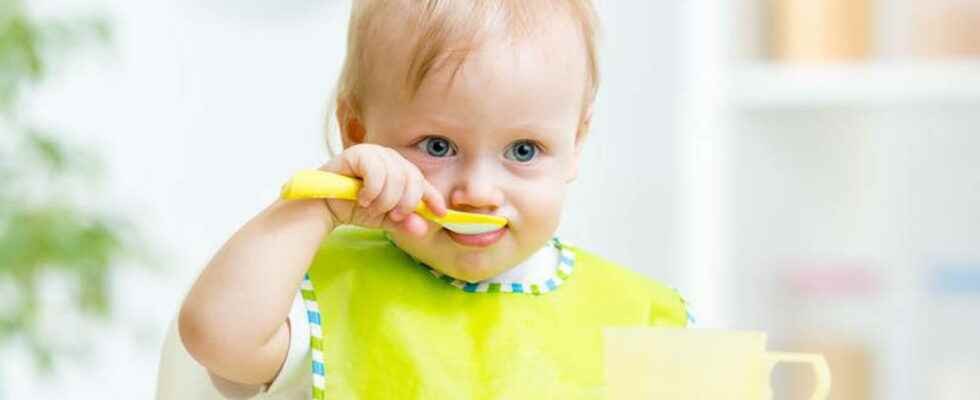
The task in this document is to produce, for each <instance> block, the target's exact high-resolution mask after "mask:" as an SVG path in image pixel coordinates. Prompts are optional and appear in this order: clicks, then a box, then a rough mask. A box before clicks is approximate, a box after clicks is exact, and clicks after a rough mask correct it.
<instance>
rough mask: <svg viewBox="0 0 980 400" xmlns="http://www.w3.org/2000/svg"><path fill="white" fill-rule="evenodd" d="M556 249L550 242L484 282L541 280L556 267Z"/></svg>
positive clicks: (551, 273)
mask: <svg viewBox="0 0 980 400" xmlns="http://www.w3.org/2000/svg"><path fill="white" fill-rule="evenodd" d="M558 257H559V253H558V249H556V248H555V246H554V245H552V244H551V242H548V244H547V245H545V246H544V247H542V248H541V249H540V250H538V251H537V252H535V253H534V254H531V256H530V257H528V258H527V259H525V260H524V261H521V263H520V264H517V265H515V266H514V267H513V268H511V269H508V270H506V271H504V272H501V273H500V274H498V275H497V276H494V277H491V278H487V279H484V280H482V281H481V282H486V283H515V282H518V283H519V282H542V281H544V280H546V279H548V278H550V277H551V276H552V275H554V273H555V268H557V267H558Z"/></svg>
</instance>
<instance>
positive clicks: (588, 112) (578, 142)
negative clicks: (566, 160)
mask: <svg viewBox="0 0 980 400" xmlns="http://www.w3.org/2000/svg"><path fill="white" fill-rule="evenodd" d="M592 110H593V106H592V104H589V106H588V107H587V108H586V109H585V112H583V113H582V120H581V121H580V122H579V125H578V132H575V156H574V158H573V160H572V168H571V174H570V175H569V178H568V180H567V182H571V181H574V180H575V178H577V177H578V164H579V160H581V158H582V148H583V147H584V146H585V139H586V137H588V136H589V128H591V127H592Z"/></svg>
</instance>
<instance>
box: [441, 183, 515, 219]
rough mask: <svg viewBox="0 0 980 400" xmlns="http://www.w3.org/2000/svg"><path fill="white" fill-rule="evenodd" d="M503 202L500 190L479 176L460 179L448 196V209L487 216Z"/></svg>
mask: <svg viewBox="0 0 980 400" xmlns="http://www.w3.org/2000/svg"><path fill="white" fill-rule="evenodd" d="M503 201H504V196H503V193H502V192H501V190H500V188H499V187H498V186H497V185H495V184H494V183H493V180H492V179H488V177H486V176H481V175H469V176H466V177H462V179H461V181H460V183H459V184H458V185H457V186H456V188H454V189H453V191H452V193H451V194H450V195H449V202H450V207H451V208H453V209H456V210H459V211H466V212H475V213H481V214H489V213H492V212H493V211H494V210H496V209H497V208H498V207H500V205H501V204H502V203H503Z"/></svg>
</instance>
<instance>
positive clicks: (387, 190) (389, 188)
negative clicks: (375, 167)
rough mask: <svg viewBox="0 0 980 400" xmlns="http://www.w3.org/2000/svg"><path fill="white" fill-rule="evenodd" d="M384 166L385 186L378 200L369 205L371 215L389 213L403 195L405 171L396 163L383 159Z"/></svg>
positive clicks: (387, 158) (386, 158) (389, 159)
mask: <svg viewBox="0 0 980 400" xmlns="http://www.w3.org/2000/svg"><path fill="white" fill-rule="evenodd" d="M383 159H384V164H385V175H386V178H385V186H384V188H383V189H382V190H381V194H380V195H378V198H376V199H375V200H374V202H373V203H371V213H372V215H382V214H385V213H387V212H388V211H391V209H392V208H394V207H395V205H397V204H398V201H399V200H401V198H402V195H403V194H404V193H405V180H406V178H405V170H404V169H402V168H399V165H398V163H397V162H395V161H394V160H392V159H391V158H389V157H383Z"/></svg>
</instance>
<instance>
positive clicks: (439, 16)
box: [327, 0, 599, 155]
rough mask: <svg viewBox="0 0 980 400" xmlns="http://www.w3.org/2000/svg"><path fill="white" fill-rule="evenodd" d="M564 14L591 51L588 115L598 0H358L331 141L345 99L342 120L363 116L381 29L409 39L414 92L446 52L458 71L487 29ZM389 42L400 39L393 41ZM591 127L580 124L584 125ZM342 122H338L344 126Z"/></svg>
mask: <svg viewBox="0 0 980 400" xmlns="http://www.w3.org/2000/svg"><path fill="white" fill-rule="evenodd" d="M556 14H558V15H560V14H564V15H563V16H565V17H569V18H571V19H572V21H573V22H574V23H576V25H577V27H578V28H580V29H581V33H582V37H583V38H584V40H585V50H586V57H587V60H586V62H587V76H586V77H585V79H586V93H584V102H583V110H582V112H583V116H584V115H585V113H586V112H587V111H586V110H587V108H588V107H590V106H591V104H592V102H593V101H594V100H595V96H596V93H597V91H598V87H599V67H598V59H597V54H596V52H597V51H596V47H597V46H596V41H597V32H598V18H597V16H596V12H595V8H594V6H593V4H592V1H591V0H354V3H353V8H352V10H351V17H350V24H349V27H348V32H347V55H346V57H345V60H344V66H343V69H342V70H341V73H340V78H339V80H338V83H337V89H336V95H335V97H334V98H333V99H331V107H329V108H328V110H327V115H328V119H327V122H328V129H327V145H328V148H329V149H330V151H331V153H332V155H334V154H336V152H337V151H336V149H337V147H335V146H334V145H333V144H332V143H331V140H330V137H331V136H333V135H332V134H331V132H333V129H331V128H330V122H331V121H333V120H334V118H333V115H334V112H335V111H336V110H337V106H338V105H344V106H345V107H347V109H348V110H349V112H348V113H345V114H344V116H343V117H342V118H343V119H344V120H338V121H336V122H337V123H338V125H339V126H340V127H343V126H345V125H347V124H348V123H349V122H350V120H351V119H352V118H360V116H361V111H362V107H363V104H362V103H361V102H362V101H363V100H364V99H365V98H366V97H367V92H368V87H369V79H368V77H369V76H370V74H371V68H372V66H373V65H376V64H378V63H380V62H382V61H380V60H379V56H382V57H383V56H384V55H386V54H385V53H384V52H379V51H378V50H379V49H377V48H376V47H377V46H372V44H376V43H378V42H379V39H382V38H380V37H379V36H382V35H385V34H387V35H389V36H391V35H392V31H398V30H403V32H397V33H398V34H399V35H398V37H397V40H398V42H399V44H404V43H406V42H408V44H409V45H411V46H412V48H411V50H410V52H409V60H410V62H409V64H408V65H407V66H406V70H405V71H404V82H403V85H402V88H403V90H404V94H406V95H407V96H409V97H412V96H414V95H415V94H416V92H417V91H418V90H419V87H420V86H421V85H422V83H423V82H424V81H425V79H426V77H427V76H428V75H429V73H430V72H432V71H433V70H435V69H436V68H437V65H438V64H439V63H440V62H441V61H442V60H445V59H453V60H454V61H455V62H456V70H454V71H453V75H454V76H455V73H456V71H458V69H459V67H460V66H461V65H462V64H463V61H464V60H465V57H466V53H467V51H468V50H470V49H472V48H473V47H475V46H476V43H474V42H475V41H476V40H477V38H478V36H479V35H480V33H481V32H483V30H484V29H487V28H489V27H490V26H492V25H494V24H502V25H503V26H504V27H505V28H506V31H507V32H508V33H509V34H510V35H511V36H512V37H514V38H517V37H520V36H522V35H529V34H531V33H532V32H533V29H534V28H535V27H537V26H541V25H543V24H541V23H540V22H542V21H543V20H545V19H547V18H550V17H552V16H553V15H556ZM387 44H388V45H389V46H390V45H394V43H387ZM584 129H586V127H584V126H580V130H584ZM338 130H339V129H338Z"/></svg>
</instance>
